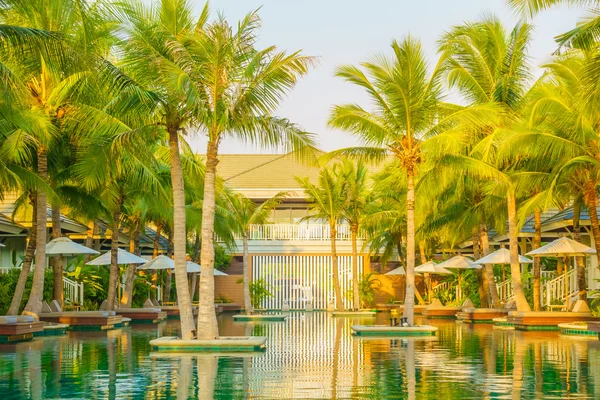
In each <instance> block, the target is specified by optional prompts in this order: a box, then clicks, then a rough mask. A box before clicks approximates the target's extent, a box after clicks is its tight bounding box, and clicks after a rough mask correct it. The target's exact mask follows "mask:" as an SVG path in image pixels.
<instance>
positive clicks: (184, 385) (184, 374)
mask: <svg viewBox="0 0 600 400" xmlns="http://www.w3.org/2000/svg"><path fill="white" fill-rule="evenodd" d="M193 369H194V368H193V364H192V356H189V355H184V356H181V360H180V364H179V381H178V382H177V398H178V399H187V398H189V397H190V396H189V394H190V382H191V381H192V373H193Z"/></svg>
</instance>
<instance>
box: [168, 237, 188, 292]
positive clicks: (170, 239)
mask: <svg viewBox="0 0 600 400" xmlns="http://www.w3.org/2000/svg"><path fill="white" fill-rule="evenodd" d="M167 257H173V229H170V230H169V236H168V238H167ZM186 273H187V268H186ZM172 279H173V271H171V270H170V269H167V270H165V288H164V292H163V302H165V301H166V302H170V301H171V281H172Z"/></svg>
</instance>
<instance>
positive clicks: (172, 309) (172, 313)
mask: <svg viewBox="0 0 600 400" xmlns="http://www.w3.org/2000/svg"><path fill="white" fill-rule="evenodd" d="M144 307H146V308H160V310H161V311H164V312H166V313H167V318H179V306H178V305H174V306H161V305H158V301H156V300H154V301H152V300H150V299H147V300H146V301H145V302H144ZM192 312H193V313H194V317H195V316H197V315H198V307H197V306H193V307H192Z"/></svg>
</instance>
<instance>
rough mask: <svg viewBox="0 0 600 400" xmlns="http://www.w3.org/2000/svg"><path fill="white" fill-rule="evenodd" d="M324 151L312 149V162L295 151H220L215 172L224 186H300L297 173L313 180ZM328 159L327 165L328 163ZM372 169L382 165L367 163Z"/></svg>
mask: <svg viewBox="0 0 600 400" xmlns="http://www.w3.org/2000/svg"><path fill="white" fill-rule="evenodd" d="M323 154H324V152H322V151H320V150H315V161H314V163H308V162H302V161H301V160H298V159H297V157H296V156H295V155H294V153H293V152H292V153H287V154H222V155H220V156H219V164H218V165H217V174H218V175H219V176H221V177H222V178H223V180H224V181H225V183H226V184H227V186H229V187H231V188H232V189H236V190H243V189H253V190H257V189H267V190H275V189H277V190H299V191H302V189H301V188H300V185H299V184H298V182H297V181H296V177H301V178H303V177H308V179H309V181H310V182H312V183H316V182H317V181H318V179H319V172H320V170H321V167H322V166H323V165H320V163H319V162H318V161H317V160H316V157H319V156H321V155H323ZM334 162H335V161H331V162H329V163H327V164H326V165H330V164H332V163H334ZM367 168H368V169H369V170H370V171H371V172H376V171H379V170H380V168H381V166H377V165H367Z"/></svg>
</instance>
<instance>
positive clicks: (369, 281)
mask: <svg viewBox="0 0 600 400" xmlns="http://www.w3.org/2000/svg"><path fill="white" fill-rule="evenodd" d="M380 287H381V282H380V281H379V280H378V279H377V278H375V277H374V273H373V272H369V273H368V274H366V275H365V276H363V277H362V279H360V280H359V281H358V290H359V295H360V307H361V308H367V307H372V306H373V301H374V300H375V292H376V291H377V290H379V288H380Z"/></svg>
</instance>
